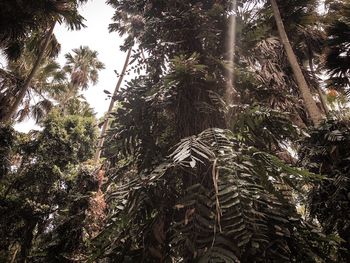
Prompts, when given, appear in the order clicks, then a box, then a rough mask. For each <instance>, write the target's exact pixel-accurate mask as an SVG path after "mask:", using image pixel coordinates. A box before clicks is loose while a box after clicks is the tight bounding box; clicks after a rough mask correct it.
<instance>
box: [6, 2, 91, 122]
mask: <svg viewBox="0 0 350 263" xmlns="http://www.w3.org/2000/svg"><path fill="white" fill-rule="evenodd" d="M83 2H86V0H78V1H77V0H68V1H61V0H60V1H54V2H48V3H46V4H47V5H48V7H47V8H48V9H46V10H45V9H44V10H45V12H42V13H40V15H39V16H38V17H39V18H43V21H45V23H44V25H45V26H43V27H41V28H45V29H46V30H45V31H46V32H45V34H44V36H43V38H42V39H43V42H42V45H41V46H40V52H39V53H38V55H37V58H36V61H35V62H34V63H33V67H32V69H31V71H30V73H29V75H28V76H27V77H26V79H25V81H24V83H23V86H22V88H21V89H20V91H19V93H18V95H17V97H16V99H15V101H14V102H13V104H12V105H9V109H8V112H7V113H6V114H5V115H4V117H3V119H2V120H1V121H2V122H4V123H6V122H9V121H10V120H11V119H12V118H13V116H14V114H15V112H16V111H17V108H18V106H19V105H20V103H21V102H22V100H23V98H24V96H25V94H26V92H27V90H28V88H29V87H30V84H31V81H32V79H33V78H34V76H35V74H36V73H37V70H38V69H39V66H40V63H41V61H42V59H43V58H44V57H45V53H46V49H47V47H48V45H49V43H50V41H51V39H52V38H53V37H52V35H53V31H54V28H55V25H56V22H59V23H61V22H63V21H64V22H66V24H67V25H68V26H69V27H70V28H72V29H80V28H81V27H82V26H84V25H83V23H82V21H83V17H82V16H80V15H79V13H78V10H77V7H78V5H79V4H80V3H83ZM50 7H51V8H52V7H53V8H52V9H50ZM47 10H50V11H51V12H47ZM34 20H35V17H34ZM24 32H25V31H24ZM5 33H6V32H5ZM4 39H5V40H6V37H4ZM5 40H4V41H5Z"/></svg>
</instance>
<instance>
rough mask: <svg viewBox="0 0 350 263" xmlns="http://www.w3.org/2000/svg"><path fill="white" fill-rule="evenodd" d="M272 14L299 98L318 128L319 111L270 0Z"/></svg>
mask: <svg viewBox="0 0 350 263" xmlns="http://www.w3.org/2000/svg"><path fill="white" fill-rule="evenodd" d="M270 3H271V6H272V10H273V14H274V17H275V20H276V24H277V29H278V33H279V36H280V38H281V41H282V44H283V46H284V49H285V51H286V53H287V57H288V61H289V64H290V66H291V68H292V70H293V73H294V76H295V79H296V82H297V84H298V87H299V91H300V94H301V97H302V98H303V101H304V105H305V108H306V110H307V112H308V113H309V116H310V118H311V120H312V122H313V124H314V125H315V126H318V125H319V124H320V122H321V121H322V114H321V112H320V110H319V108H318V107H317V105H316V102H315V101H314V99H313V97H312V94H311V91H310V89H309V87H308V85H307V83H306V80H305V77H304V75H303V72H302V71H301V68H300V65H299V64H298V60H297V57H296V56H295V53H294V51H293V48H292V46H291V44H290V42H289V39H288V36H287V33H286V30H285V28H284V25H283V21H282V18H281V14H280V11H279V9H278V5H277V2H276V0H270Z"/></svg>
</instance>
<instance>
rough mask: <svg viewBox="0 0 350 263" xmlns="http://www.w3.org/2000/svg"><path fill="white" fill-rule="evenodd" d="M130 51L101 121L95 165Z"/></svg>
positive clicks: (127, 63)
mask: <svg viewBox="0 0 350 263" xmlns="http://www.w3.org/2000/svg"><path fill="white" fill-rule="evenodd" d="M131 50H132V48H130V49H129V51H128V53H127V55H126V58H125V62H124V66H123V70H122V72H121V75H120V76H119V79H118V82H117V85H116V86H115V89H114V92H113V96H112V99H111V102H110V103H109V107H108V111H107V113H106V116H105V118H104V121H103V126H102V130H101V133H100V137H99V140H98V144H97V150H96V153H95V157H94V163H95V164H97V163H98V161H99V159H100V156H101V151H102V147H103V144H104V141H105V135H106V131H107V128H108V124H109V115H110V114H111V112H112V110H113V106H114V103H115V101H116V96H117V93H118V91H119V88H120V85H121V84H122V81H123V78H124V75H125V72H126V69H127V67H128V65H129V60H130V55H131Z"/></svg>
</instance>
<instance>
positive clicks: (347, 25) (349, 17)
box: [325, 1, 350, 93]
mask: <svg viewBox="0 0 350 263" xmlns="http://www.w3.org/2000/svg"><path fill="white" fill-rule="evenodd" d="M329 9H330V10H329V15H328V20H329V21H328V24H327V52H326V62H325V68H326V69H327V70H328V74H330V79H329V80H328V85H329V86H330V87H331V88H335V89H337V90H339V91H344V90H345V91H347V93H349V90H348V88H349V86H350V67H349V65H350V41H349V39H350V4H349V3H348V2H347V1H339V2H338V1H337V2H336V3H333V4H332V3H331V4H330V6H329Z"/></svg>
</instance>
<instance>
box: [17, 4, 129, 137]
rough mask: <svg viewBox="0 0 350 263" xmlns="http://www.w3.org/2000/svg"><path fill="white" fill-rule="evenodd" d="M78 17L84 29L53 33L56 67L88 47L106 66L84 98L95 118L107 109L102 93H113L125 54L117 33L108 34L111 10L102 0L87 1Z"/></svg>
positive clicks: (60, 28)
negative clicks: (73, 52) (76, 50)
mask: <svg viewBox="0 0 350 263" xmlns="http://www.w3.org/2000/svg"><path fill="white" fill-rule="evenodd" d="M80 13H81V15H82V16H83V17H85V19H86V21H85V25H86V26H87V27H86V28H83V29H81V30H80V31H68V29H67V28H66V27H65V26H64V25H57V26H56V28H55V31H54V33H55V34H56V37H57V39H58V41H59V43H60V44H61V53H60V55H59V57H58V61H59V63H60V64H61V65H62V66H63V65H64V63H65V59H64V55H65V54H66V53H68V52H70V51H71V50H72V49H73V48H78V47H79V46H89V47H90V49H92V50H96V51H97V52H98V53H99V55H98V58H99V59H100V60H101V61H102V62H103V63H104V64H105V67H106V68H105V69H104V70H102V71H100V74H99V82H98V83H97V84H96V86H92V87H90V88H89V89H88V90H87V91H86V92H84V95H85V97H86V99H87V101H88V102H89V103H90V105H91V107H93V108H94V109H95V112H96V113H97V118H99V117H101V116H102V115H103V114H104V113H105V112H106V111H107V108H108V105H109V100H106V99H107V95H106V94H105V93H104V92H103V90H108V91H110V92H113V90H114V88H115V85H116V82H117V76H116V74H115V73H114V70H117V71H118V72H120V71H121V69H122V67H123V64H124V59H125V57H126V53H124V52H121V51H120V50H119V46H120V45H121V44H122V43H123V40H122V39H121V38H120V37H119V35H118V34H117V33H115V32H114V33H109V32H108V25H109V24H110V23H111V22H112V16H113V14H114V9H113V8H112V7H111V6H108V5H107V4H106V3H105V1H104V0H90V1H89V2H88V3H87V4H85V5H84V6H83V7H82V8H81V12H80ZM15 127H16V129H17V130H20V131H23V132H27V131H29V130H30V129H33V128H34V127H35V125H34V122H33V121H32V120H29V121H25V122H22V123H19V124H17V125H16V126H15Z"/></svg>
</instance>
